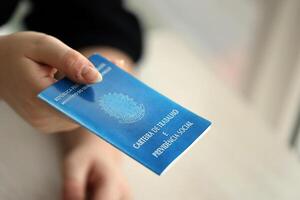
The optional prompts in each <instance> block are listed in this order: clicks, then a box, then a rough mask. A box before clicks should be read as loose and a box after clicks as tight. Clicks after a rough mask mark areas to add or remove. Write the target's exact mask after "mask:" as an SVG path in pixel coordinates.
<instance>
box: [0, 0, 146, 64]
mask: <svg viewBox="0 0 300 200" xmlns="http://www.w3.org/2000/svg"><path fill="white" fill-rule="evenodd" d="M18 2H19V0H2V1H1V6H0V25H2V24H3V23H5V22H6V21H7V20H8V19H9V18H10V16H11V15H12V13H13V11H14V10H15V8H16V6H17V4H18ZM30 2H31V4H32V7H31V10H30V11H29V14H28V15H27V16H26V17H25V19H24V23H25V26H26V27H27V28H28V30H33V31H38V32H43V33H46V34H49V35H52V36H55V37H57V38H58V39H60V40H62V41H63V42H64V43H66V44H67V45H69V46H71V47H73V48H75V49H79V48H83V47H87V46H110V47H115V48H118V49H120V50H122V51H124V52H125V53H127V54H128V55H129V56H131V58H132V59H133V60H134V61H136V60H138V59H139V58H140V57H141V54H142V31H141V26H140V24H139V22H138V20H137V18H136V17H135V16H134V15H133V14H132V13H130V12H128V11H127V10H126V9H125V8H124V5H123V3H122V1H121V0H30Z"/></svg>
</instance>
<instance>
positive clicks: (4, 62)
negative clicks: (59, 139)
mask: <svg viewBox="0 0 300 200" xmlns="http://www.w3.org/2000/svg"><path fill="white" fill-rule="evenodd" d="M57 71H59V72H62V73H64V74H65V75H66V76H67V77H69V78H70V79H72V80H74V81H76V82H79V83H94V82H97V81H101V79H102V76H101V75H100V73H98V71H97V70H96V69H95V68H94V66H93V65H92V63H90V62H89V60H88V59H87V58H86V57H84V56H83V55H82V54H80V53H79V52H77V51H75V50H73V49H71V48H70V47H68V46H67V45H65V44H64V43H62V42H61V41H59V40H58V39H56V38H54V37H51V36H49V35H46V34H43V33H37V32H18V33H14V34H10V35H5V36H1V37H0V97H1V99H3V100H4V101H6V102H7V103H8V104H9V105H10V106H11V107H12V108H13V109H14V110H15V111H16V112H17V113H18V114H19V115H20V116H22V117H23V118H24V119H25V120H26V121H27V122H29V123H30V124H31V125H32V126H33V127H35V128H36V129H38V130H40V131H41V132H43V133H54V132H61V131H68V130H72V129H75V128H77V127H79V126H78V125H77V124H75V123H74V122H71V120H69V119H67V118H66V117H64V116H63V115H62V114H60V113H59V112H57V111H55V110H54V109H53V108H50V106H48V105H46V104H45V103H43V102H42V101H41V100H39V99H38V98H37V94H38V93H39V92H41V91H42V90H43V89H45V88H47V87H48V86H50V85H51V84H53V83H54V82H55V81H57V80H56V79H55V78H54V74H55V73H56V72H57Z"/></svg>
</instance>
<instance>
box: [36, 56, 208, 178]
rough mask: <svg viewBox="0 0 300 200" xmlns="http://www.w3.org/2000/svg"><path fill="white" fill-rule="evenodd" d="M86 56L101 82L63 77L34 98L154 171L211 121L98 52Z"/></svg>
mask: <svg viewBox="0 0 300 200" xmlns="http://www.w3.org/2000/svg"><path fill="white" fill-rule="evenodd" d="M89 59H90V61H91V62H92V63H93V64H94V65H95V67H96V68H97V69H98V70H99V71H100V72H101V74H102V76H103V81H102V82H99V83H96V84H91V85H80V84H76V83H74V82H72V81H70V80H69V79H67V78H64V79H62V80H60V81H58V82H56V83H55V84H53V85H52V86H50V87H48V88H47V89H45V90H44V91H42V92H41V93H40V94H39V95H38V96H39V98H41V99H42V100H44V101H46V102H47V103H49V104H50V105H51V106H53V107H54V108H56V109H58V110H59V111H61V112H62V113H64V114H65V115H67V116H68V117H70V118H71V119H73V120H74V121H76V122H77V123H79V124H81V125H82V126H83V127H85V128H87V129H88V130H90V131H91V132H93V133H94V134H96V135H97V136H99V137H101V138H102V139H104V140H105V141H107V142H108V143H110V144H112V145H113V146H115V147H116V148H118V149H119V150H121V151H123V152H124V153H126V154H127V155H129V156H130V157H132V158H133V159H135V160H137V161H138V162H140V163H141V164H142V165H144V166H146V167H147V168H149V169H150V170H152V171H153V172H155V173H156V174H158V175H161V174H162V173H163V172H164V171H165V170H166V168H167V167H168V166H169V165H170V164H171V163H172V162H173V161H174V160H175V159H176V158H177V157H179V156H180V155H181V154H182V153H183V152H184V151H186V150H187V148H189V147H190V146H191V145H192V144H193V143H194V142H195V141H196V140H197V139H199V138H200V136H202V135H204V132H205V131H206V130H207V129H208V128H209V126H210V125H211V122H209V121H208V120H206V119H204V118H202V117H200V116H197V115H196V114H194V113H192V112H190V111H189V110H187V109H185V108H183V107H182V106H180V105H178V104H176V103H175V102H173V101H171V100H170V99H168V98H167V97H165V96H163V95H161V94H160V93H158V92H156V91H155V90H153V89H152V88H150V87H149V86H147V85H145V84H144V83H142V82H141V81H139V80H137V79H136V78H134V77H133V76H132V75H130V74H128V73H126V72H125V71H123V70H122V69H120V68H119V67H117V66H115V65H114V64H113V63H111V62H110V61H108V60H106V59H105V58H103V57H101V56H100V55H93V56H91V57H90V58H89ZM99 156H101V155H99Z"/></svg>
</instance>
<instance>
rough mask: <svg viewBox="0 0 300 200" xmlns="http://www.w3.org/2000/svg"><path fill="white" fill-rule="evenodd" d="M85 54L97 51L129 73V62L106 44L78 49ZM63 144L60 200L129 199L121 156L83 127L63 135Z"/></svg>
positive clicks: (130, 70) (130, 68)
mask: <svg viewBox="0 0 300 200" xmlns="http://www.w3.org/2000/svg"><path fill="white" fill-rule="evenodd" d="M81 53H82V54H83V55H86V56H89V55H91V54H93V53H100V54H101V55H102V56H104V57H106V58H107V59H108V60H110V61H112V62H114V63H115V64H116V65H118V66H119V67H121V68H122V69H124V70H125V71H127V72H129V73H132V72H133V70H132V69H133V68H132V67H131V66H132V64H133V62H132V61H131V59H130V58H129V56H127V55H126V54H124V53H123V52H121V51H119V50H117V49H114V48H110V47H101V48H98V47H95V48H89V49H84V50H81ZM63 138H64V146H65V147H66V152H65V157H64V165H63V180H64V181H63V199H64V200H85V199H88V200H89V199H91V200H129V199H131V192H130V190H129V187H128V184H127V181H126V179H125V177H124V176H123V174H122V169H121V166H122V165H121V158H122V155H121V154H120V153H119V151H118V150H116V149H115V148H114V147H112V146H111V145H110V144H108V143H106V142H105V141H103V140H102V139H100V138H99V137H97V136H95V135H94V134H92V133H90V132H89V131H87V130H86V129H84V128H78V129H76V130H72V131H69V132H67V133H65V134H63Z"/></svg>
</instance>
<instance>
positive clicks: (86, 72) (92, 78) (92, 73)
mask: <svg viewBox="0 0 300 200" xmlns="http://www.w3.org/2000/svg"><path fill="white" fill-rule="evenodd" d="M81 76H82V77H83V78H84V79H85V80H87V81H88V82H100V81H102V76H101V74H100V73H99V72H98V71H97V69H96V68H94V67H91V66H85V67H84V68H83V69H82V71H81Z"/></svg>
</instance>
